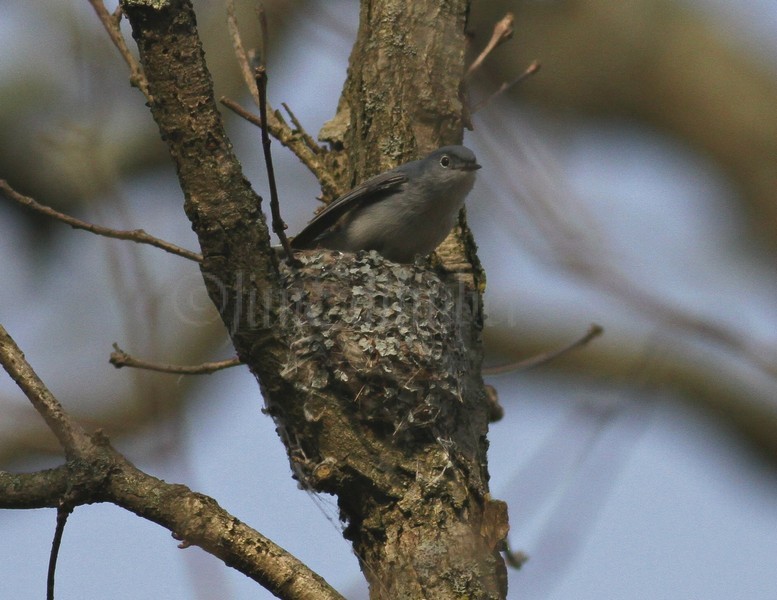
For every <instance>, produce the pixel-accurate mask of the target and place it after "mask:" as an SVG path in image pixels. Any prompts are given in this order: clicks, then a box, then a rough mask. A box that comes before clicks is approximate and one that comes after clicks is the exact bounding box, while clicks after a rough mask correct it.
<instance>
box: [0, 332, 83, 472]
mask: <svg viewBox="0 0 777 600" xmlns="http://www.w3.org/2000/svg"><path fill="white" fill-rule="evenodd" d="M0 364H2V365H3V368H4V369H5V370H6V372H7V373H8V374H9V375H10V376H11V379H13V380H14V382H15V383H16V385H18V386H19V388H20V389H21V390H22V392H24V395H25V396H27V398H28V399H29V401H30V402H31V403H32V405H33V407H34V408H35V410H37V411H38V413H39V414H40V415H41V416H42V417H43V419H44V421H46V424H47V425H48V426H49V429H51V431H52V432H53V433H54V435H55V436H57V440H59V443H60V444H61V445H62V447H63V448H64V449H65V454H66V455H67V456H68V457H72V456H82V455H83V454H85V453H86V452H87V451H88V450H89V449H90V448H91V447H92V440H91V439H90V438H89V435H88V434H87V433H86V431H84V429H83V428H82V427H81V426H80V425H79V424H78V423H76V422H75V421H73V420H72V419H71V418H70V416H69V415H68V414H67V413H65V411H64V409H63V408H62V405H61V404H60V403H59V401H58V400H57V399H56V398H55V397H54V396H53V395H52V393H51V392H50V391H49V390H48V388H47V387H46V385H45V384H44V383H43V381H41V379H40V378H39V377H38V375H37V374H36V373H35V371H34V370H33V368H32V367H31V366H30V364H29V363H28V362H27V361H26V360H25V358H24V353H23V352H22V351H21V350H20V349H19V346H17V345H16V342H14V341H13V338H12V337H11V336H10V335H9V334H8V332H7V331H6V330H5V328H4V327H3V326H2V325H0Z"/></svg>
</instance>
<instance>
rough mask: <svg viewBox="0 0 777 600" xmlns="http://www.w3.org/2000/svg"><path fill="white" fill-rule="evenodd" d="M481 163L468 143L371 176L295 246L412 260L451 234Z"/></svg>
mask: <svg viewBox="0 0 777 600" xmlns="http://www.w3.org/2000/svg"><path fill="white" fill-rule="evenodd" d="M479 168H480V165H479V164H478V163H477V160H476V159H475V154H474V153H473V152H472V150H470V149H469V148H465V147H464V146H445V147H444V148H440V149H438V150H435V151H434V152H432V153H431V154H430V155H429V156H427V157H426V158H424V159H421V160H415V161H413V162H409V163H405V164H403V165H400V166H398V167H397V168H395V169H392V170H391V171H386V172H385V173H381V174H380V175H377V176H375V177H373V178H372V179H368V180H367V181H365V182H364V183H362V184H360V185H358V186H357V187H355V188H354V189H352V190H351V191H350V192H347V193H346V194H344V195H342V196H340V197H339V198H337V199H336V200H334V201H333V202H332V203H331V204H329V205H328V206H327V207H326V208H325V209H324V210H322V211H321V212H320V213H319V214H318V215H316V217H315V218H314V219H313V220H312V221H311V222H310V223H308V224H307V226H306V227H305V228H304V229H303V230H302V231H301V232H300V233H299V235H297V236H296V237H295V238H294V239H293V240H292V241H291V246H292V248H298V249H305V248H327V249H330V250H341V251H343V252H357V251H359V250H376V251H377V252H378V253H379V254H381V255H383V256H384V257H386V258H387V259H389V260H391V261H394V262H398V263H408V262H412V261H413V259H414V258H415V257H416V255H419V254H420V255H421V256H426V255H427V254H429V253H431V252H432V251H433V250H434V249H435V248H436V247H437V246H439V245H440V243H441V242H442V241H443V240H444V239H445V236H447V235H448V233H450V231H451V229H453V226H454V224H455V223H456V216H457V215H458V213H459V210H460V209H461V207H462V206H463V204H464V199H465V198H466V197H467V194H469V192H470V190H471V189H472V186H473V185H474V184H475V171H476V170H477V169H479Z"/></svg>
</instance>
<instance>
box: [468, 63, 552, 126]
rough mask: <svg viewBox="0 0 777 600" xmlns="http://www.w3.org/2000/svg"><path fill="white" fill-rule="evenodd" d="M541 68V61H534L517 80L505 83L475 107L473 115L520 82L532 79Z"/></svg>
mask: <svg viewBox="0 0 777 600" xmlns="http://www.w3.org/2000/svg"><path fill="white" fill-rule="evenodd" d="M540 66H541V65H540V62H539V61H537V60H533V61H532V62H531V64H530V65H529V66H528V67H526V70H525V71H524V72H523V73H521V74H520V75H518V77H516V78H515V79H513V80H512V81H510V82H507V81H506V82H504V83H503V84H502V85H500V86H499V89H498V90H497V91H495V92H494V93H493V94H491V95H490V96H488V97H487V98H486V99H484V100H481V101H480V102H478V103H477V104H476V105H475V107H474V108H473V109H472V113H473V114H474V113H476V112H477V111H479V110H480V109H481V108H483V107H485V106H486V105H488V104H489V103H490V102H491V101H492V100H493V99H494V98H496V97H497V96H499V95H501V94H504V93H505V92H506V91H507V90H509V89H510V88H511V87H513V86H514V85H517V84H519V83H520V82H522V81H523V80H524V79H526V78H527V77H530V76H531V75H534V74H535V73H536V72H537V71H539V70H540Z"/></svg>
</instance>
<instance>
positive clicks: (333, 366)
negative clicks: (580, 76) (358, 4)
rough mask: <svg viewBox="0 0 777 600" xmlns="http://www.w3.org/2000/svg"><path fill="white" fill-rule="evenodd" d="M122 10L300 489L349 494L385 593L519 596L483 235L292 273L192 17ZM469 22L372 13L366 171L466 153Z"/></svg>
mask: <svg viewBox="0 0 777 600" xmlns="http://www.w3.org/2000/svg"><path fill="white" fill-rule="evenodd" d="M122 6H123V8H124V10H125V12H126V14H127V15H128V17H129V19H130V22H131V25H132V29H133V36H134V37H135V39H136V41H137V43H138V47H139V50H140V58H141V62H142V64H143V68H144V71H145V74H146V77H147V78H148V81H149V90H150V92H151V95H152V98H153V99H152V102H151V110H152V113H153V116H154V119H155V120H156V122H157V124H158V125H159V128H160V131H161V133H162V136H163V138H164V139H165V141H166V142H167V144H168V146H169V148H170V152H171V155H172V157H173V159H174V161H175V163H176V166H177V169H178V175H179V179H180V182H181V187H182V189H183V191H184V194H185V197H186V203H185V210H186V213H187V215H188V216H189V218H190V220H191V222H192V226H193V228H194V230H195V232H196V233H197V235H198V237H199V241H200V245H201V248H202V254H203V262H202V267H201V268H202V272H203V276H204V279H205V282H206V286H207V288H208V292H209V294H210V296H211V299H212V300H213V302H214V303H215V304H216V306H217V307H218V308H219V310H220V312H221V315H222V318H223V320H224V323H225V325H226V326H227V328H228V330H229V332H230V334H231V336H232V340H233V343H234V345H235V348H236V350H237V352H238V355H239V356H240V358H241V360H243V362H245V363H246V364H247V365H248V366H249V368H250V369H251V370H252V372H253V373H254V374H255V375H256V376H257V379H258V381H259V383H260V386H261V388H262V391H263V394H264V398H265V402H266V406H267V411H268V412H269V414H271V415H272V417H273V418H274V419H275V422H276V424H277V430H278V433H279V435H280V437H281V439H282V440H283V441H284V443H285V444H286V447H287V450H288V454H289V458H290V462H291V465H292V469H293V471H294V473H295V477H296V478H297V479H299V480H300V482H302V483H303V485H305V486H306V487H308V488H309V489H312V490H315V491H323V492H329V493H332V494H335V495H337V497H338V502H339V506H340V509H341V512H342V516H343V518H344V519H345V520H346V522H347V524H348V525H347V529H346V535H347V536H348V537H349V539H351V540H352V541H353V544H354V549H355V552H356V554H357V556H358V557H359V559H360V561H361V565H362V569H363V571H364V573H365V576H366V577H367V579H368V580H369V582H370V587H371V596H372V597H373V598H494V599H496V598H503V597H505V595H506V577H505V574H504V563H503V561H502V559H501V556H500V554H499V550H500V548H501V545H502V542H503V540H504V536H505V535H506V532H507V517H506V510H505V506H504V504H503V503H501V502H498V501H493V500H491V499H490V497H489V494H488V471H487V467H486V464H487V463H486V450H487V440H486V433H487V429H488V412H489V411H488V407H487V403H486V401H485V394H484V389H483V383H482V380H481V378H480V375H479V372H480V361H481V328H482V313H481V310H480V308H481V298H480V291H481V290H480V287H481V285H482V275H481V274H480V272H479V269H478V265H477V263H476V262H473V261H474V258H473V257H474V251H473V244H472V243H471V239H470V238H469V235H468V233H467V232H466V227H465V226H463V225H462V228H461V230H460V231H459V235H458V237H454V238H452V239H451V240H450V241H449V242H448V243H447V244H446V246H445V248H444V249H443V250H442V251H441V253H440V256H441V261H440V262H441V266H440V268H439V269H437V270H436V271H435V270H432V269H431V268H430V267H429V265H412V266H400V265H394V264H392V263H389V262H387V261H385V260H383V259H382V258H381V257H379V256H377V255H376V254H360V255H355V256H354V255H345V256H340V255H338V254H335V253H329V252H312V253H308V254H307V255H305V256H302V263H303V264H302V266H301V267H287V266H285V265H284V266H281V267H280V268H279V265H278V264H277V262H276V259H275V254H274V253H273V252H272V251H271V249H270V247H269V242H268V233H267V226H266V223H265V220H264V216H263V215H262V213H261V212H260V210H259V203H260V199H259V198H258V197H257V196H256V195H255V194H254V193H253V192H252V191H251V189H250V187H249V185H248V183H247V182H246V181H245V179H244V178H243V176H242V173H241V170H240V166H239V164H238V162H237V160H236V158H235V157H234V155H233V153H232V149H231V145H230V143H229V141H228V139H227V138H226V136H225V134H224V131H223V128H222V124H221V120H220V117H219V115H218V112H217V111H216V106H215V102H214V99H213V94H212V90H211V85H210V76H209V74H208V72H207V70H206V68H205V64H204V57H203V53H202V49H201V47H200V44H199V40H198V38H197V34H196V26H195V22H194V15H193V13H192V10H191V6H190V5H189V3H188V2H186V1H183V0H171V1H170V2H161V1H157V2H154V1H152V0H147V1H145V2H144V1H139V0H124V2H122ZM466 13H467V2H465V1H464V0H458V1H454V2H442V3H440V2H430V1H425V2H414V3H404V2H402V3H399V2H389V1H385V0H383V1H365V2H363V3H362V13H361V15H362V26H361V27H360V33H359V39H358V41H357V43H356V45H355V47H354V54H353V56H352V59H351V65H350V69H349V77H348V82H347V83H346V87H345V90H344V94H343V99H342V100H341V103H340V112H339V115H338V116H339V119H337V122H338V123H339V124H340V125H341V126H342V125H344V126H345V127H344V129H342V130H341V131H340V133H342V137H341V139H340V141H338V142H335V143H336V144H338V145H340V144H342V147H344V149H345V154H346V155H347V156H348V159H349V164H350V165H351V171H352V172H353V174H354V177H356V178H363V177H365V176H367V175H369V174H371V173H373V172H377V171H379V170H381V169H383V168H385V167H388V166H392V165H393V164H395V162H396V161H398V160H400V159H405V158H412V157H414V156H416V155H417V154H418V153H419V152H420V151H424V150H427V149H429V148H431V147H435V146H439V145H443V144H446V143H452V142H457V141H459V140H460V139H461V133H462V128H461V102H460V100H459V85H460V79H461V74H462V72H463V44H464V26H465V21H466ZM346 106H347V107H348V108H347V109H345V108H344V107H346ZM344 110H346V112H347V115H346V116H347V118H343V115H344V114H345V113H344V112H343V111H344Z"/></svg>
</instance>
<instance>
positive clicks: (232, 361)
mask: <svg viewBox="0 0 777 600" xmlns="http://www.w3.org/2000/svg"><path fill="white" fill-rule="evenodd" d="M110 363H111V364H112V365H113V366H114V367H116V368H117V369H121V368H122V367H133V368H135V369H145V370H147V371H157V372H158V373H173V374H176V375H210V374H211V373H215V372H216V371H221V370H223V369H229V368H230V367H236V366H238V365H240V364H241V363H240V359H239V358H237V357H234V358H228V359H226V360H218V361H214V362H205V363H201V364H199V365H168V364H164V363H155V362H150V361H146V360H141V359H139V358H134V357H133V356H130V355H129V354H127V353H126V352H125V351H124V350H122V349H121V348H119V346H118V344H113V352H111V358H110Z"/></svg>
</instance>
